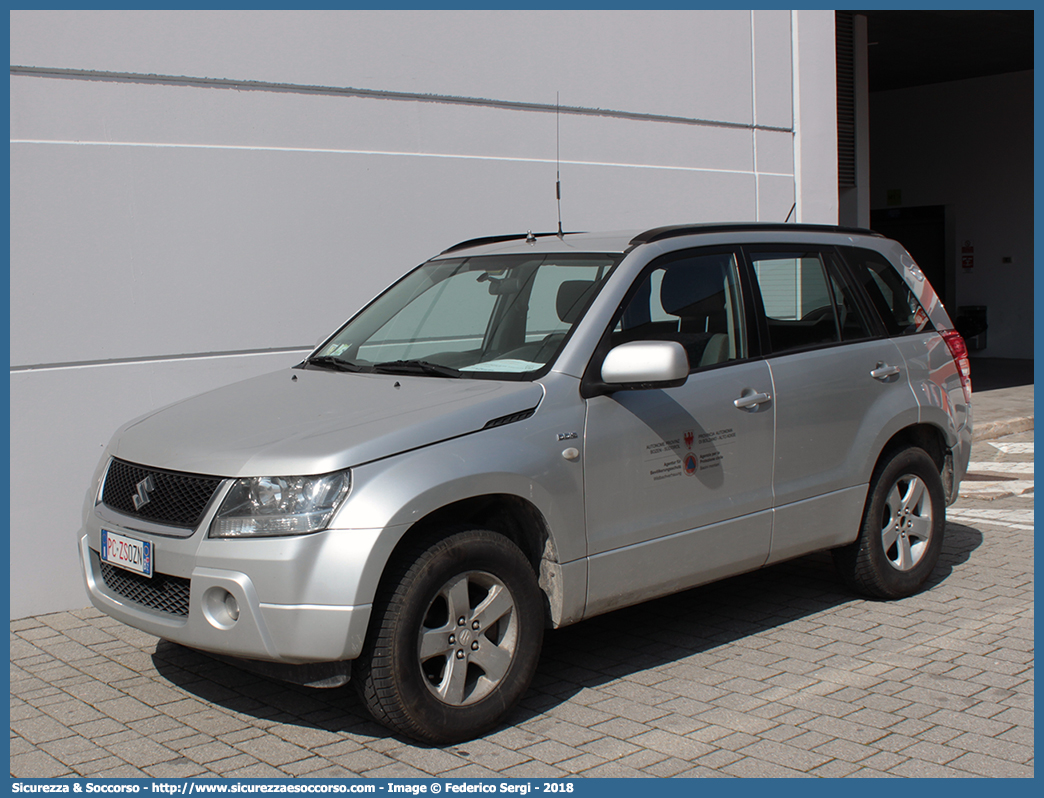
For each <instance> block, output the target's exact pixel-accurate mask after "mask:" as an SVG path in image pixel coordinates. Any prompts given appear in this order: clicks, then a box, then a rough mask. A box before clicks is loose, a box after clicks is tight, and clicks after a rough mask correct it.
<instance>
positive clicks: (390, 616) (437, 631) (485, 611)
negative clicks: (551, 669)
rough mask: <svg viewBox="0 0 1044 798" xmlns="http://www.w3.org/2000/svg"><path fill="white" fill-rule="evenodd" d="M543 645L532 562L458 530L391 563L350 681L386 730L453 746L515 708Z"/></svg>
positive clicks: (503, 542)
mask: <svg viewBox="0 0 1044 798" xmlns="http://www.w3.org/2000/svg"><path fill="white" fill-rule="evenodd" d="M542 638H543V602H542V599H541V595H540V589H539V587H538V586H537V580H536V575H535V574H534V572H533V567H532V566H531V565H530V563H529V561H528V560H527V559H526V558H525V556H524V555H523V554H522V552H521V551H520V550H519V549H518V547H517V546H515V544H514V543H512V542H511V541H510V540H508V539H507V538H506V537H504V536H503V535H499V534H496V533H494V532H489V531H485V530H477V529H464V530H460V531H457V532H455V533H452V534H449V535H447V536H446V537H432V538H428V539H426V540H425V541H423V542H421V543H419V544H417V545H416V546H414V547H413V548H412V549H411V550H410V551H408V552H406V553H404V554H403V556H401V557H400V558H398V560H397V561H396V562H395V563H394V564H393V565H392V570H391V571H390V572H389V574H388V578H387V579H386V580H385V583H384V584H382V588H381V590H380V592H379V594H378V597H377V600H376V602H375V604H374V615H373V618H372V619H371V623H370V633H369V635H368V637H367V642H366V646H365V648H364V651H363V656H362V657H361V658H360V660H359V662H358V664H357V667H356V668H355V679H354V680H355V681H356V686H357V689H358V690H359V694H360V696H361V697H362V700H363V702H364V703H365V704H366V706H367V707H368V708H369V710H370V712H371V713H372V714H373V715H374V717H375V718H376V719H377V720H379V721H381V722H382V723H384V724H385V725H387V726H389V727H391V728H393V729H395V730H397V731H399V732H402V733H403V734H406V735H408V736H410V737H413V738H415V739H418V740H422V741H424V742H430V743H439V744H446V743H452V742H458V741H461V740H465V739H469V738H472V737H475V736H478V735H480V734H482V733H483V732H485V731H488V730H489V729H491V728H493V727H494V726H495V725H497V723H499V722H500V721H501V720H502V719H503V718H504V716H505V715H507V713H508V712H509V711H510V710H511V709H512V708H513V707H514V705H515V704H516V703H517V702H518V700H519V699H520V698H521V697H522V694H523V693H524V692H525V690H526V689H527V688H528V686H529V682H530V681H531V679H532V677H533V673H534V671H535V670H536V664H537V660H538V658H539V654H540V644H541V641H542Z"/></svg>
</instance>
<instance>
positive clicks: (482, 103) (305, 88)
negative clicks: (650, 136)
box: [11, 65, 794, 133]
mask: <svg viewBox="0 0 1044 798" xmlns="http://www.w3.org/2000/svg"><path fill="white" fill-rule="evenodd" d="M11 75H12V76H13V75H21V76H25V77H35V78H51V79H59V80H90V81H97V82H106V83H148V84H159V85H164V86H191V87H194V88H200V89H233V90H235V91H267V92H275V93H281V94H319V95H326V96H336V97H363V98H367V99H373V100H396V101H399V102H423V103H441V104H444V105H473V106H479V107H484V108H499V109H503V110H509V111H530V112H536V113H549V114H553V113H562V114H573V115H576V116H601V117H608V118H611V119H631V120H636V121H639V122H664V123H667V124H674V125H697V126H701V127H719V128H727V129H731V130H765V131H770V132H777V133H793V132H794V130H793V128H792V127H776V126H773V125H756V124H750V123H746V122H724V121H721V120H714V119H700V118H697V117H685V116H671V115H666V114H648V113H639V112H635V111H620V110H612V109H607V108H585V107H583V106H575V105H574V106H570V105H563V106H558V105H556V104H555V103H527V102H516V101H512V100H495V99H489V98H482V97H459V96H455V95H449V94H423V93H417V92H404V91H383V90H379V89H359V88H353V87H350V86H312V85H305V84H299V83H269V82H266V81H260V80H234V79H231V78H199V77H191V76H187V75H152V74H142V73H137V72H102V71H97V70H89V69H57V68H49V67H30V66H17V65H12V66H11Z"/></svg>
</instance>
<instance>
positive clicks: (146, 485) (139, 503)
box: [131, 474, 156, 510]
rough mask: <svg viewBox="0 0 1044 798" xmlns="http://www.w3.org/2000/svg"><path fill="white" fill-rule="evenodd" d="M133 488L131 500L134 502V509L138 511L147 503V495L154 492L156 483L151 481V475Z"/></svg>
mask: <svg viewBox="0 0 1044 798" xmlns="http://www.w3.org/2000/svg"><path fill="white" fill-rule="evenodd" d="M134 487H135V491H134V495H133V496H132V497H131V498H132V499H133V500H134V509H135V510H140V509H141V508H142V507H144V506H145V505H146V504H148V503H149V494H150V493H152V491H154V490H156V483H155V482H153V481H152V475H151V474H150V475H149V476H147V477H145V479H143V480H142V481H141V482H139V483H138V484H137V485H135V486H134Z"/></svg>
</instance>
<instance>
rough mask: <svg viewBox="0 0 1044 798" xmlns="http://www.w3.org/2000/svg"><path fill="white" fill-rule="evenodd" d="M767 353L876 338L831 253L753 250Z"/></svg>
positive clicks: (750, 258) (752, 266)
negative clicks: (873, 336)
mask: <svg viewBox="0 0 1044 798" xmlns="http://www.w3.org/2000/svg"><path fill="white" fill-rule="evenodd" d="M747 256H748V258H749V260H750V265H751V269H752V271H753V273H754V280H755V283H756V284H757V287H758V291H759V293H760V297H761V305H762V309H763V318H762V320H763V324H764V329H765V330H766V331H767V346H766V347H765V348H766V349H767V353H770V354H778V353H780V352H788V351H792V350H800V349H808V348H811V347H818V346H825V345H830V344H836V343H840V342H841V341H856V340H861V339H864V338H870V337H872V335H873V333H872V330H871V328H870V325H869V324H867V321H866V318H865V316H864V314H863V313H862V311H861V310H860V307H859V304H858V303H857V302H856V300H855V297H854V295H853V292H852V290H851V288H850V287H849V286H848V284H847V283H846V282H845V279H844V277H843V275H842V273H841V271H840V268H839V264H838V262H837V258H836V255H835V254H834V253H833V252H832V251H830V250H817V249H804V248H803V249H794V248H789V247H788V248H783V247H780V248H756V249H755V248H750V249H748V251H747Z"/></svg>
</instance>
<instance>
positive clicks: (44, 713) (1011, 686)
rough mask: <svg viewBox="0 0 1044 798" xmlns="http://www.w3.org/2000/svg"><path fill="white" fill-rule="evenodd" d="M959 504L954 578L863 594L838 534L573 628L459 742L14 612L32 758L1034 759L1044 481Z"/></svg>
mask: <svg viewBox="0 0 1044 798" xmlns="http://www.w3.org/2000/svg"><path fill="white" fill-rule="evenodd" d="M1032 440H1033V435H1032V433H1027V434H1022V435H1015V436H1009V437H1008V438H1005V439H1003V440H1002V441H998V442H996V443H997V444H1003V445H1002V446H998V445H995V444H994V443H977V444H976V447H975V452H974V453H973V460H974V461H976V463H986V464H988V465H987V466H986V468H987V469H988V470H986V471H984V473H983V474H981V475H978V478H976V477H975V475H973V478H972V479H971V480H969V485H972V484H973V483H975V482H977V481H978V482H984V483H985V482H992V483H997V482H1003V481H1005V479H1009V478H1010V481H1012V482H1016V481H1023V482H1024V481H1025V479H1026V478H1027V477H1026V470H1027V469H1026V468H1025V465H1023V466H1022V467H1021V468H1012V469H1009V470H1010V472H1011V473H1008V471H1006V469H1007V468H1008V465H1007V464H1010V463H1016V464H1017V463H1022V464H1025V463H1029V462H1032ZM1011 444H1021V446H1019V445H1015V446H1014V447H1012V446H1011ZM1005 446H1007V449H1005V448H1004V447H1005ZM1027 449H1028V452H1027ZM980 468H981V467H980ZM1029 479H1030V480H1032V469H1030V470H1029ZM1023 487H1024V486H1023ZM950 519H951V520H950V523H949V525H948V532H947V542H946V545H945V548H944V552H943V556H942V560H941V562H940V565H939V567H938V568H937V569H936V573H935V575H934V577H933V580H932V583H931V585H930V588H929V589H928V590H927V591H925V592H924V593H922V594H920V595H918V596H915V597H913V598H910V599H906V600H903V601H899V602H893V603H885V602H873V601H864V600H861V599H857V598H853V597H852V596H851V595H850V594H848V593H846V592H845V591H844V589H843V588H842V587H841V586H840V584H839V583H838V581H837V579H836V578H835V576H834V573H833V569H832V565H831V562H830V557H829V556H828V555H816V556H812V557H805V558H802V559H800V560H797V561H794V562H791V563H786V564H784V565H782V566H777V567H774V568H771V569H767V570H765V571H761V572H758V573H754V574H748V575H746V576H742V577H738V578H735V579H731V580H728V581H726V582H722V583H718V584H716V585H711V586H707V587H704V588H699V589H696V590H692V591H689V592H687V593H684V594H681V595H679V596H674V597H671V598H668V599H663V600H660V601H656V602H652V603H649V604H645V605H642V606H640V607H634V608H630V609H627V610H622V611H619V612H615V613H612V614H610V615H606V616H603V617H600V618H596V619H593V620H591V621H588V622H585V623H583V624H579V625H577V626H574V627H571V628H569V629H563V630H560V631H555V632H550V633H548V635H547V637H546V640H545V647H544V654H543V658H542V661H541V665H540V669H539V672H538V674H537V677H536V680H535V682H534V685H533V687H532V689H531V690H530V691H529V693H528V694H527V696H526V698H525V699H524V700H523V702H522V706H521V707H520V708H519V709H518V710H517V711H516V712H515V713H514V715H513V716H512V718H511V724H510V725H509V726H506V727H504V728H501V729H500V730H498V731H496V732H494V733H492V734H490V735H488V736H486V737H485V738H483V739H480V740H476V741H473V742H469V743H466V744H463V745H459V746H453V747H449V748H444V749H438V748H425V747H420V746H417V745H413V744H411V743H409V742H406V741H404V740H401V739H398V738H396V737H393V736H391V735H390V734H389V733H388V732H386V731H385V730H384V729H383V728H382V727H380V726H378V725H376V724H375V723H373V722H372V721H370V720H369V719H368V718H367V716H366V715H365V713H364V712H363V710H362V709H361V707H360V706H359V704H358V702H357V701H356V699H355V698H354V695H353V694H352V692H351V690H349V689H344V690H336V691H319V690H309V689H306V688H297V687H291V686H287V685H284V684H280V683H276V682H271V681H268V680H265V679H262V678H260V677H256V676H252V675H250V674H247V673H244V672H242V671H240V670H238V669H236V668H233V667H230V666H228V665H225V664H223V663H220V662H217V661H215V660H213V659H210V658H209V657H207V656H205V655H202V654H199V653H196V652H193V651H190V650H188V649H184V648H181V647H179V646H176V645H173V644H170V643H165V642H159V641H157V640H156V639H155V638H153V637H149V636H147V635H144V634H141V633H139V632H137V631H135V630H133V629H130V628H128V627H125V626H122V625H121V624H119V623H117V622H115V621H112V620H110V619H108V618H107V617H105V616H102V615H100V614H99V613H97V612H95V611H94V610H83V611H79V612H67V613H58V614H54V615H44V616H39V617H35V618H27V619H23V620H19V621H14V622H12V624H11V647H12V648H11V772H12V775H14V776H16V777H46V776H91V777H105V776H137V777H143V776H152V777H187V776H230V777H232V776H234V777H284V776H310V777H327V776H336V777H353V776H365V777H381V778H393V777H421V778H423V777H431V776H440V777H451V776H452V777H455V778H456V777H472V776H473V777H484V776H509V777H510V776H526V777H550V776H565V777H569V776H583V777H588V776H613V777H615V776H623V777H632V776H652V777H657V776H658V777H665V776H740V777H744V776H762V777H765V776H768V777H772V776H898V777H903V776H906V777H910V776H952V777H968V776H990V777H1023V776H1025V777H1028V776H1032V775H1033V764H1034V762H1033V493H1032V490H1029V491H1023V492H1021V494H1020V495H1009V494H1006V493H1004V492H1003V491H997V490H995V489H994V488H992V487H991V489H990V491H983V492H979V493H976V492H975V491H974V490H970V491H967V492H965V493H964V498H962V499H961V500H960V501H959V502H958V504H957V505H955V506H954V507H953V508H951V513H950Z"/></svg>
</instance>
